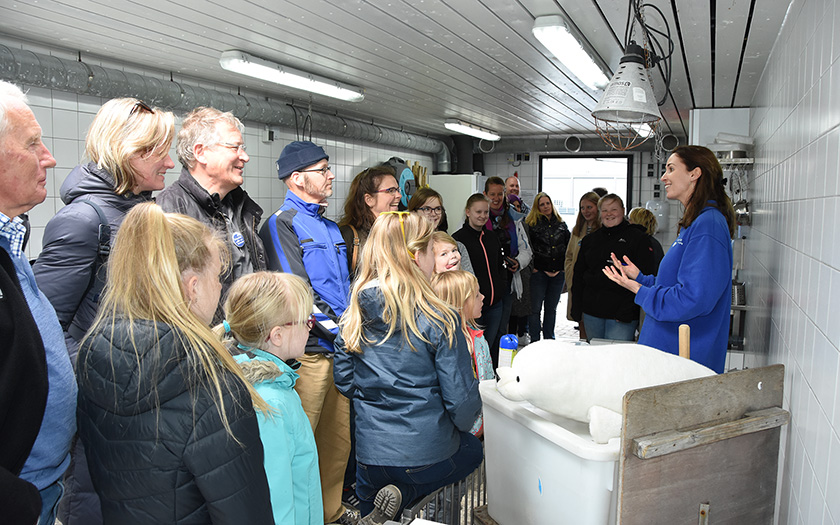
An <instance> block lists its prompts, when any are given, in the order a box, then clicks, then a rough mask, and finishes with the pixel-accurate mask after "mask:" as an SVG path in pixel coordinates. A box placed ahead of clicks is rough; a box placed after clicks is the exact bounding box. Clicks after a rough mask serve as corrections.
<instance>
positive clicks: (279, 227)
mask: <svg viewBox="0 0 840 525" xmlns="http://www.w3.org/2000/svg"><path fill="white" fill-rule="evenodd" d="M328 161H329V156H328V155H327V153H326V152H325V151H324V149H323V148H322V147H320V146H317V145H315V144H313V143H312V142H309V141H296V142H292V143H290V144H289V145H287V146H286V147H285V148H283V151H282V152H281V153H280V158H279V159H278V160H277V174H278V176H279V177H280V180H282V181H284V182H285V183H286V186H287V188H288V191H287V192H286V199H285V201H284V202H283V205H282V206H281V207H280V209H279V210H277V212H276V213H274V215H272V216H271V217H270V218H269V219H268V220H267V221H266V222H265V224H264V225H263V227H262V228H261V229H260V238H261V239H262V241H263V244H264V245H265V247H266V252H267V254H268V267H269V269H271V270H274V271H281V272H287V273H293V274H295V275H298V276H300V277H302V278H303V279H305V280H306V281H307V282H308V283H309V284H310V286H311V288H312V294H313V296H314V299H315V306H314V308H313V313H314V314H315V318H316V319H317V321H318V322H317V323H316V324H315V326H314V327H313V328H312V331H311V332H310V336H309V340H308V341H307V343H306V354H305V355H304V356H303V357H301V358H300V359H299V361H300V363H301V366H300V369H298V374H299V375H300V379H298V381H297V383H296V384H295V390H297V392H298V395H300V400H301V403H302V404H303V410H304V411H305V412H306V415H307V416H308V417H309V421H310V423H311V424H312V431H313V432H314V433H315V443H316V445H317V447H318V462H319V468H320V471H321V489H322V492H323V497H324V522H325V523H333V522H338V523H353V522H355V521H356V520H357V519H358V516H357V515H355V514H354V513H353V512H352V511H350V510H348V509H346V508H345V507H344V505H343V504H342V503H341V494H342V489H343V485H344V470H345V468H346V466H347V458H348V456H349V453H350V404H349V402H348V400H347V398H346V397H344V396H343V395H341V393H339V391H338V390H337V389H336V387H335V383H334V382H333V360H332V358H333V354H334V353H335V348H334V347H333V340H334V339H335V337H336V335H337V334H338V324H337V323H338V318H339V317H341V314H343V313H344V310H345V308H346V307H347V300H348V298H349V295H350V275H349V271H348V266H347V247H346V245H345V243H344V239H343V238H342V237H341V232H340V231H339V230H338V226H337V225H336V224H335V223H334V222H333V221H331V220H329V219H327V218H325V217H324V216H323V214H324V211H325V210H326V209H327V205H328V204H327V198H329V197H330V195H332V183H333V180H335V175H334V174H333V173H332V171H330V166H329V164H328Z"/></svg>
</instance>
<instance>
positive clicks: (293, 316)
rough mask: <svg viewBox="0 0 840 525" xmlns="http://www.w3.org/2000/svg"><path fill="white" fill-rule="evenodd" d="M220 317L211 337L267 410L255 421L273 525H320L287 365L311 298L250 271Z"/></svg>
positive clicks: (301, 285) (311, 443)
mask: <svg viewBox="0 0 840 525" xmlns="http://www.w3.org/2000/svg"><path fill="white" fill-rule="evenodd" d="M224 310H225V320H224V321H223V322H222V327H220V328H219V331H221V330H222V329H224V332H225V333H226V334H227V337H229V338H230V339H229V344H230V346H231V347H232V348H231V350H232V351H233V353H239V355H237V356H235V359H236V360H237V362H239V364H240V366H241V367H242V371H243V373H244V375H245V377H246V378H247V379H248V381H250V382H251V383H252V384H253V385H254V389H255V390H256V391H257V392H259V394H260V395H261V396H262V397H263V399H265V401H266V402H267V403H268V404H269V405H270V406H271V408H272V409H273V410H274V413H273V414H271V415H270V416H269V417H265V416H263V415H260V416H259V418H258V421H259V426H260V438H261V439H262V442H263V447H264V448H265V473H266V476H267V477H268V486H269V490H270V491H271V507H272V510H273V512H274V522H275V523H278V524H281V523H282V524H284V525H286V524H294V525H323V523H324V511H323V502H322V497H321V480H320V475H319V471H318V452H317V449H316V448H315V437H314V435H313V434H312V427H311V425H310V424H309V419H308V418H307V417H306V414H305V413H304V411H303V407H302V406H301V403H300V397H298V394H297V392H295V390H294V386H295V382H296V381H297V379H298V374H297V373H296V372H295V369H296V368H297V366H298V363H297V362H296V361H295V358H297V357H300V356H301V355H303V352H304V349H305V347H306V340H307V338H308V337H309V329H310V328H311V327H312V318H311V312H312V292H311V291H310V290H309V286H307V284H306V283H305V282H304V280H303V279H301V278H300V277H297V276H296V275H293V274H288V273H279V272H257V273H253V274H250V275H246V276H243V277H241V278H239V279H238V280H237V281H236V282H235V283H234V284H233V286H232V287H231V288H230V292H229V293H228V297H227V300H226V301H225V305H224Z"/></svg>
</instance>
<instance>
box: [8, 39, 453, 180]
mask: <svg viewBox="0 0 840 525" xmlns="http://www.w3.org/2000/svg"><path fill="white" fill-rule="evenodd" d="M0 78H2V79H4V80H8V81H11V82H20V83H23V84H26V85H30V86H37V87H43V88H47V89H54V90H58V91H65V92H70V93H76V94H77V95H94V96H98V97H102V98H116V97H134V98H139V99H142V100H144V101H145V102H147V103H150V104H151V105H153V106H159V107H162V108H166V109H169V110H176V111H190V110H192V109H194V108H196V107H198V106H211V107H214V108H217V109H219V110H222V111H230V112H232V113H233V114H234V115H236V117H238V118H239V119H240V120H247V121H251V122H259V123H262V124H268V125H269V126H279V127H284V128H291V129H295V122H303V119H304V118H305V117H306V113H304V112H303V111H302V110H300V109H298V108H295V107H293V106H290V105H287V104H284V103H282V102H275V101H272V100H265V99H264V98H261V97H257V96H253V95H251V96H246V95H236V94H233V93H225V92H222V91H216V90H213V89H207V88H203V87H200V86H192V85H189V84H185V83H179V82H174V81H165V80H160V79H157V78H153V77H146V76H143V75H139V74H137V73H130V72H127V71H120V70H118V69H111V68H106V67H102V66H96V65H90V64H86V63H84V62H81V61H75V60H65V59H62V58H58V57H54V56H50V55H43V54H39V53H34V52H32V51H27V50H22V49H10V48H8V47H6V46H3V45H0ZM311 122H312V131H313V132H317V133H323V134H326V135H333V136H337V137H342V138H347V139H352V140H359V141H364V142H372V143H376V144H382V145H384V146H392V147H396V148H401V149H410V150H414V151H422V152H424V153H431V154H432V155H433V156H434V161H435V171H436V172H438V173H450V172H451V171H452V166H451V156H450V152H449V148H448V147H447V145H446V143H445V142H443V141H441V140H438V139H434V138H430V137H426V136H423V135H416V134H413V133H406V132H404V131H398V130H395V129H390V128H385V127H380V126H376V125H374V124H368V123H365V122H360V121H358V120H352V119H345V118H341V117H338V116H335V115H329V114H326V113H321V112H318V111H313V112H312V114H311Z"/></svg>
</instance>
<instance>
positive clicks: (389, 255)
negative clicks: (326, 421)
mask: <svg viewBox="0 0 840 525" xmlns="http://www.w3.org/2000/svg"><path fill="white" fill-rule="evenodd" d="M432 228H433V227H432V224H431V223H430V222H429V221H427V220H426V219H424V218H423V217H421V216H419V215H417V214H411V213H406V212H396V213H384V214H382V215H380V216H379V218H377V219H376V221H375V222H374V224H373V227H372V228H371V230H370V236H369V237H368V241H367V247H366V248H365V250H364V251H363V252H362V262H361V267H360V270H359V273H358V274H357V277H356V281H355V282H354V284H353V288H352V293H351V294H350V305H349V306H348V308H347V310H346V311H345V312H344V315H343V316H342V318H341V322H340V326H341V333H340V336H339V338H338V339H337V340H336V348H337V351H336V356H335V369H334V370H335V384H336V386H337V387H338V388H339V390H340V391H341V392H342V393H343V394H344V395H345V396H347V397H348V398H350V399H351V400H352V402H353V407H354V408H355V414H356V415H355V422H356V459H357V469H356V493H357V495H358V496H359V498H360V500H361V504H360V510H361V511H362V512H363V513H367V512H370V511H371V510H372V508H373V498H374V495H375V494H376V493H377V491H378V490H379V489H380V488H382V487H385V486H386V485H389V484H393V485H395V486H396V487H397V488H399V491H400V493H401V494H402V503H405V504H411V503H413V502H414V501H416V500H417V499H419V498H421V497H423V496H425V495H426V494H429V493H431V492H433V491H434V490H436V489H438V488H440V487H443V486H445V485H448V484H449V483H453V482H455V481H458V480H461V479H463V478H465V477H466V476H467V475H468V474H469V473H471V472H472V471H473V470H475V468H476V467H477V466H478V465H479V463H481V458H482V455H483V452H482V449H481V443H480V442H479V441H478V439H477V438H476V437H475V436H473V435H472V434H470V433H469V430H470V428H471V427H472V425H473V422H474V421H475V418H476V417H477V416H478V414H479V412H480V410H481V399H480V398H479V397H478V382H477V381H476V380H475V377H474V376H473V372H472V366H471V365H470V354H469V350H468V347H467V341H466V339H465V338H464V334H463V333H462V332H461V330H460V329H459V327H460V321H459V319H458V314H457V312H456V311H455V310H453V309H452V308H451V307H449V306H448V305H447V304H446V303H445V302H443V301H442V300H441V299H439V298H438V297H437V295H436V294H435V293H434V291H433V290H432V288H431V287H430V286H429V277H430V276H431V275H432V273H433V271H434V252H433V250H432Z"/></svg>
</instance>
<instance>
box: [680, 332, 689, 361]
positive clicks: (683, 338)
mask: <svg viewBox="0 0 840 525" xmlns="http://www.w3.org/2000/svg"><path fill="white" fill-rule="evenodd" d="M690 355H691V328H690V327H689V326H688V325H687V324H681V325H680V357H685V358H686V359H691V358H690V357H689V356H690Z"/></svg>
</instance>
